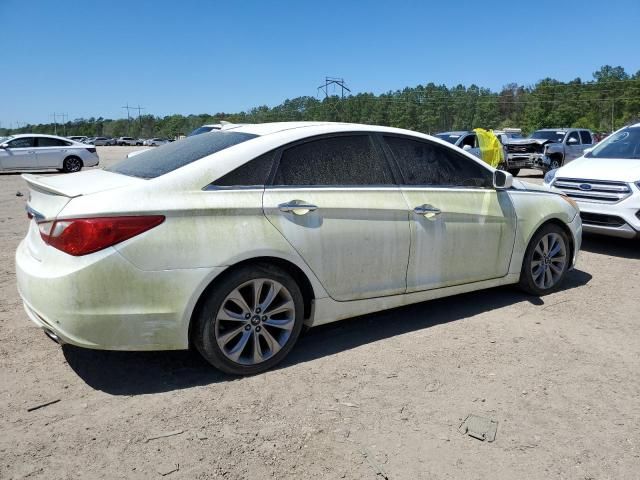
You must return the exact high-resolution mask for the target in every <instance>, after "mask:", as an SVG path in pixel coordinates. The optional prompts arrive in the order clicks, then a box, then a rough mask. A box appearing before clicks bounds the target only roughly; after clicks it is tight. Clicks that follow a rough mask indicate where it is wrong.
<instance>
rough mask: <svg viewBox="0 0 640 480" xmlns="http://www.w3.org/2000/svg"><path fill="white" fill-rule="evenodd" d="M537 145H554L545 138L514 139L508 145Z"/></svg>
mask: <svg viewBox="0 0 640 480" xmlns="http://www.w3.org/2000/svg"><path fill="white" fill-rule="evenodd" d="M532 143H537V144H538V145H544V144H545V143H553V142H551V140H545V139H544V138H514V139H511V140H509V141H507V144H508V145H530V144H532Z"/></svg>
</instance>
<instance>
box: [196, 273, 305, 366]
mask: <svg viewBox="0 0 640 480" xmlns="http://www.w3.org/2000/svg"><path fill="white" fill-rule="evenodd" d="M194 320H195V321H196V325H195V326H196V328H195V329H194V334H195V337H194V339H193V340H194V343H195V346H196V348H197V349H198V351H199V352H200V354H201V355H202V356H203V357H204V358H205V359H206V360H207V361H208V362H209V363H211V364H212V365H213V366H214V367H216V368H218V369H219V370H222V371H223V372H226V373H231V374H234V375H251V374H255V373H260V372H262V371H264V370H267V369H269V368H271V367H273V366H274V365H276V364H278V363H279V362H280V361H282V360H283V359H284V358H285V357H286V356H287V354H288V353H289V352H290V351H291V349H292V348H293V346H294V344H295V343H296V341H297V339H298V337H299V336H300V331H301V330H302V324H303V321H304V302H303V298H302V293H301V292H300V288H299V287H298V285H297V284H296V282H295V280H294V279H293V278H292V277H291V276H290V275H289V274H288V273H287V272H285V271H283V270H281V269H279V268H277V267H274V266H271V265H262V264H260V265H254V266H247V267H243V268H241V269H239V270H236V271H234V272H231V273H230V274H229V275H227V276H225V278H223V279H222V281H221V282H220V283H219V284H218V286H217V287H214V290H213V291H212V292H211V294H210V295H209V296H208V298H207V299H206V300H205V301H204V303H203V304H202V307H201V308H200V310H199V312H198V314H197V317H196V318H195V319H194Z"/></svg>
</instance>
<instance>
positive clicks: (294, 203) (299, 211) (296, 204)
mask: <svg viewBox="0 0 640 480" xmlns="http://www.w3.org/2000/svg"><path fill="white" fill-rule="evenodd" d="M278 209H279V210H280V211H281V212H287V213H288V212H291V213H293V214H295V215H306V214H307V213H309V212H313V211H314V210H317V209H318V207H317V206H316V205H311V204H310V203H305V202H303V201H302V200H291V201H290V202H287V203H281V204H280V205H278Z"/></svg>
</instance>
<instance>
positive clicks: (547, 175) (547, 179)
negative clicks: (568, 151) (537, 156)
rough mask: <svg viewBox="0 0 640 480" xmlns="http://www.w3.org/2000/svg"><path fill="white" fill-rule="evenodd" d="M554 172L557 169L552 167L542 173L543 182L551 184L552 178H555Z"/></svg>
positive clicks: (556, 171)
mask: <svg viewBox="0 0 640 480" xmlns="http://www.w3.org/2000/svg"><path fill="white" fill-rule="evenodd" d="M556 173H558V169H557V168H554V169H553V170H549V171H548V172H547V173H545V174H544V184H545V185H548V186H551V184H552V183H553V180H554V179H555V178H556Z"/></svg>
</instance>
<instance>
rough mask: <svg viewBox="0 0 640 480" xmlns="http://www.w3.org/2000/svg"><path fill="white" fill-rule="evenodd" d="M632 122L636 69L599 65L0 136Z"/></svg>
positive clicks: (637, 98)
mask: <svg viewBox="0 0 640 480" xmlns="http://www.w3.org/2000/svg"><path fill="white" fill-rule="evenodd" d="M638 119H640V71H638V72H636V73H635V74H633V75H630V74H628V73H627V72H626V71H625V70H624V68H623V67H620V66H617V67H612V66H609V65H605V66H603V67H601V68H600V69H599V70H598V71H596V72H594V73H593V80H591V81H583V80H582V79H580V78H576V79H575V80H572V81H570V82H560V81H558V80H554V79H552V78H545V79H543V80H541V81H539V82H537V83H536V84H535V85H532V86H523V85H518V84H515V83H513V84H509V85H506V86H504V87H503V88H502V89H501V90H500V91H499V92H492V91H491V90H489V89H487V88H482V87H479V86H477V85H471V86H468V87H466V86H464V85H457V86H455V87H446V86H445V85H436V84H434V83H428V84H426V85H418V86H416V87H406V88H404V89H402V90H396V91H389V92H386V93H383V94H380V95H375V94H373V93H359V94H356V95H349V96H347V97H344V98H341V97H338V96H327V97H326V98H323V99H318V98H316V97H312V96H303V97H298V98H293V99H287V100H285V101H284V102H282V103H281V104H279V105H277V106H274V107H268V106H266V105H263V106H259V107H255V108H252V109H250V110H248V111H243V112H238V113H225V112H219V113H215V114H198V115H168V116H165V117H159V116H154V115H142V116H140V117H138V118H132V119H130V120H129V119H126V118H125V119H122V118H121V119H108V118H102V117H98V118H93V117H92V118H88V119H85V118H78V119H75V120H73V121H69V122H66V123H63V124H60V123H58V124H57V125H55V124H53V123H47V124H37V125H31V124H27V125H24V126H22V127H21V128H16V129H6V128H5V129H0V136H5V135H10V134H15V133H48V134H52V133H54V131H56V130H57V133H58V135H67V136H70V135H86V136H105V137H120V136H132V137H140V138H150V137H166V138H176V137H179V136H181V135H186V134H188V133H189V132H190V131H191V130H193V129H195V128H197V127H199V126H201V125H204V124H210V123H218V122H220V121H222V120H224V121H228V122H231V123H262V122H280V121H334V122H354V123H366V124H374V125H388V126H393V127H400V128H407V129H410V130H416V131H420V132H425V133H437V132H441V131H446V130H469V129H472V128H476V127H482V128H486V129H496V128H504V127H519V128H522V129H523V131H525V132H531V131H533V130H535V129H538V128H545V127H551V128H553V127H581V128H589V129H591V130H594V131H598V132H609V131H611V130H613V129H615V128H619V127H621V126H623V125H625V124H627V123H629V122H631V121H634V120H638Z"/></svg>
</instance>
